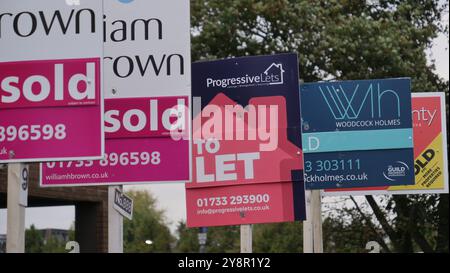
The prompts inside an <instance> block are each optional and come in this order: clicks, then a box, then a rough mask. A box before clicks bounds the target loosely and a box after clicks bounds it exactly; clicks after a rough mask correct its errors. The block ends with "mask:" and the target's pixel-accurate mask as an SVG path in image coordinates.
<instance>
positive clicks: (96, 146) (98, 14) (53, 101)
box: [0, 0, 104, 163]
mask: <svg viewBox="0 0 450 273" xmlns="http://www.w3.org/2000/svg"><path fill="white" fill-rule="evenodd" d="M102 18H103V4H102V1H101V0H96V1H82V2H81V3H80V5H68V4H67V3H66V1H54V0H43V1H33V0H19V1H16V0H2V1H1V3H0V48H1V51H0V162H1V163H5V162H33V161H51V160H71V159H98V158H101V156H102V154H103V149H104V140H103V139H104V132H103V96H102V77H101V75H102V73H101V71H102V58H103V43H102ZM86 45H89V46H86Z"/></svg>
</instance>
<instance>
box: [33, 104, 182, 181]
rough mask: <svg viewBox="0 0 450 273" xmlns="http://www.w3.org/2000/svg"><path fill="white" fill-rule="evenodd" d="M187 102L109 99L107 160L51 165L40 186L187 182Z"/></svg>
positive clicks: (43, 170)
mask: <svg viewBox="0 0 450 273" xmlns="http://www.w3.org/2000/svg"><path fill="white" fill-rule="evenodd" d="M188 103H189V101H188V97H161V98H127V99H108V100H105V132H106V142H105V156H104V157H103V159H102V160H85V161H69V162H48V163H44V164H42V165H41V186H74V185H76V186H86V185H114V184H120V185H122V184H129V183H132V184H139V183H149V182H171V181H173V182H180V181H188V180H189V178H190V177H189V176H190V168H189V166H190V164H189V162H190V160H189V138H188V136H189V127H188V122H187V121H188V119H187V118H188Z"/></svg>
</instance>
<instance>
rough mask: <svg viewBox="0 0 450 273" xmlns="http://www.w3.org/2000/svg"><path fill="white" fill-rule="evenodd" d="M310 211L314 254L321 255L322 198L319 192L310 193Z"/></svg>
mask: <svg viewBox="0 0 450 273" xmlns="http://www.w3.org/2000/svg"><path fill="white" fill-rule="evenodd" d="M311 211H312V216H313V218H312V219H313V227H312V228H313V234H314V253H323V239H322V196H321V194H320V190H313V191H312V192H311Z"/></svg>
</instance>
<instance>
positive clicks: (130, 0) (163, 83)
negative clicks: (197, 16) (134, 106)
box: [103, 0, 191, 98]
mask: <svg viewBox="0 0 450 273" xmlns="http://www.w3.org/2000/svg"><path fill="white" fill-rule="evenodd" d="M104 10H105V15H104V36H103V39H104V43H105V57H104V65H105V88H106V89H105V90H106V92H105V98H131V97H149V96H155V97H160V96H190V94H191V92H190V90H191V57H190V18H189V14H190V10H189V0H171V1H167V0H105V1H104Z"/></svg>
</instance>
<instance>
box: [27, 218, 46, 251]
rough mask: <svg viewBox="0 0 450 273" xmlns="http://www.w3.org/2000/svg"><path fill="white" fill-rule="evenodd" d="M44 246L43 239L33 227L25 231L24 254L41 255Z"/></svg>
mask: <svg viewBox="0 0 450 273" xmlns="http://www.w3.org/2000/svg"><path fill="white" fill-rule="evenodd" d="M43 246H44V237H43V236H42V233H41V232H40V231H39V230H36V227H35V226H34V225H31V226H30V228H29V229H27V230H25V252H26V253H42V248H43Z"/></svg>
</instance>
